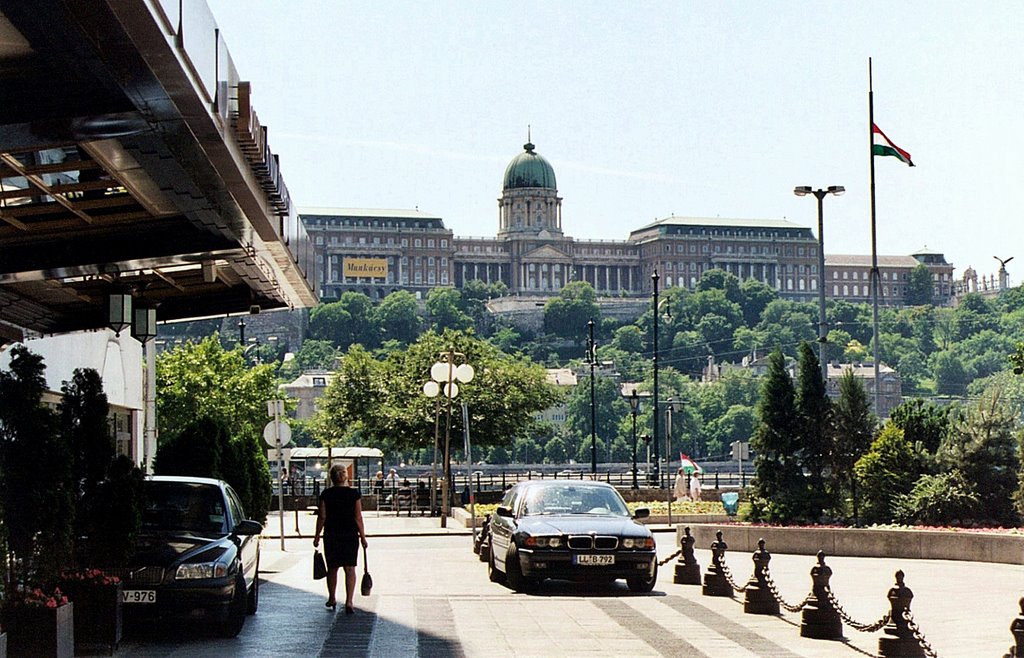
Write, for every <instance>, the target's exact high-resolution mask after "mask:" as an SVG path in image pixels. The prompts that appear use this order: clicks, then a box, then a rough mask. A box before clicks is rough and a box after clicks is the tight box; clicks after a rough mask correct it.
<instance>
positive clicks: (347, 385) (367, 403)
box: [310, 345, 440, 447]
mask: <svg viewBox="0 0 1024 658" xmlns="http://www.w3.org/2000/svg"><path fill="white" fill-rule="evenodd" d="M385 385H386V382H385V378H384V365H383V363H381V362H379V361H377V360H376V359H374V358H373V355H371V354H370V353H369V352H368V351H366V349H365V348H363V346H362V345H353V346H351V347H349V349H348V352H347V353H346V354H345V355H344V356H343V357H342V358H341V361H340V363H339V367H338V370H337V371H336V372H335V376H334V378H333V379H332V380H331V383H330V384H328V385H327V388H326V390H324V394H323V395H322V396H320V399H319V400H318V401H317V408H318V413H317V414H316V415H315V416H314V417H313V418H312V420H311V422H310V430H311V431H312V433H313V436H314V437H315V438H316V440H317V441H318V442H319V443H320V445H322V446H324V447H332V446H345V445H359V438H360V435H361V433H362V432H363V429H364V423H365V420H366V419H368V418H372V417H373V411H374V408H375V406H376V405H377V403H378V402H379V401H380V400H382V399H383V398H384V396H385V395H386V391H384V386H385ZM438 400H440V398H438Z"/></svg>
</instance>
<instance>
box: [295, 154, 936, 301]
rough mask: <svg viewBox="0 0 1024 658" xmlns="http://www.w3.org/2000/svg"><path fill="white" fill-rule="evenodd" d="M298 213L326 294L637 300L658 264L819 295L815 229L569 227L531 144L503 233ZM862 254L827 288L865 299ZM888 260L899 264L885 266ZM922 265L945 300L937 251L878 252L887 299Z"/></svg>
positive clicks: (838, 269) (667, 271)
mask: <svg viewBox="0 0 1024 658" xmlns="http://www.w3.org/2000/svg"><path fill="white" fill-rule="evenodd" d="M299 215H300V217H301V218H302V220H303V222H304V223H305V226H306V230H307V232H308V233H309V235H310V239H311V240H312V242H313V244H314V248H315V253H316V255H317V259H318V261H319V263H318V264H319V268H318V269H319V272H320V281H319V294H320V298H321V299H322V300H325V301H329V300H332V299H337V298H338V297H339V296H340V295H341V294H342V293H343V292H345V291H349V290H352V291H359V292H363V293H365V294H367V295H368V296H370V297H371V298H374V299H381V298H383V297H385V296H387V295H388V294H389V293H391V292H394V291H395V290H408V291H410V292H412V293H414V294H415V295H416V296H417V297H419V298H424V297H425V296H426V294H427V292H428V291H429V290H430V289H431V288H434V287H437V286H455V287H456V288H461V287H463V286H464V285H466V283H467V282H468V281H471V280H474V279H476V280H479V281H482V282H484V283H494V282H498V281H500V282H502V283H504V284H505V285H506V286H508V289H509V293H511V294H512V295H516V296H520V297H541V298H543V297H551V296H554V295H557V294H558V292H559V291H560V290H561V289H562V287H563V286H565V285H566V284H567V283H569V282H571V281H586V282H588V283H590V284H591V285H592V286H593V287H594V290H595V291H596V292H597V293H598V295H601V296H606V297H635V296H645V295H648V294H650V292H651V286H652V282H651V275H652V274H653V273H654V272H655V270H657V272H658V274H659V276H660V277H661V281H662V283H661V287H663V288H667V287H672V286H680V287H685V288H690V289H692V288H694V287H695V286H696V284H697V282H698V281H699V280H700V278H701V275H702V274H704V272H706V271H708V270H712V269H721V270H725V271H727V272H731V273H732V274H735V275H736V276H737V277H739V278H740V279H748V278H753V279H757V280H758V281H761V282H764V283H766V284H768V285H770V286H771V287H772V288H774V289H776V290H777V291H778V292H779V294H780V295H781V296H782V297H784V298H787V299H793V300H803V301H814V300H816V299H817V295H818V280H819V276H818V243H817V239H816V238H815V236H814V234H813V233H812V231H811V229H810V228H808V227H805V226H800V225H799V224H795V223H793V222H790V221H787V220H782V219H722V218H703V217H677V216H671V217H666V218H664V219H659V220H657V221H655V222H652V223H650V224H647V225H645V226H641V227H640V228H637V229H635V230H633V231H631V232H630V234H629V236H628V238H626V239H625V240H584V239H575V238H573V237H571V236H569V235H567V234H566V233H565V232H564V230H563V223H562V197H560V196H559V195H558V187H557V185H556V181H555V171H554V168H553V167H552V166H551V164H550V163H549V162H548V161H547V160H546V159H545V158H544V157H543V156H541V155H540V154H538V153H537V152H536V150H535V146H534V145H533V144H531V143H529V142H528V143H526V144H525V145H524V146H523V152H522V153H519V154H518V155H516V156H515V157H514V158H513V159H512V161H511V162H509V164H508V166H507V167H506V169H505V175H504V178H503V181H502V189H501V196H500V197H499V198H498V222H497V233H496V235H495V237H493V238H487V237H482V238H481V237H458V236H455V235H453V234H452V231H451V230H450V229H448V228H446V227H445V225H444V221H443V219H442V218H441V217H439V216H437V215H431V214H428V213H424V212H422V211H419V210H373V209H343V208H337V209H332V208H309V209H305V210H301V211H300V213H299ZM936 257H937V258H936ZM863 258H865V257H861V256H856V257H851V256H842V257H829V259H828V261H827V262H826V290H825V292H826V295H827V296H830V297H836V298H845V297H849V298H851V301H853V300H856V301H863V299H862V297H863V296H862V295H860V294H859V293H860V292H861V289H862V288H864V289H866V288H867V286H866V282H867V281H866V279H865V280H864V282H863V283H861V282H860V278H859V277H861V276H862V271H863V267H862V264H861V261H860V260H858V261H857V263H856V264H854V263H853V262H852V261H850V259H861V260H863ZM867 258H868V265H869V267H870V257H867ZM886 258H887V259H889V260H892V262H891V263H890V262H889V260H886V261H885V266H884V267H882V259H886ZM836 259H840V260H836ZM894 259H895V260H894ZM919 262H924V263H925V264H926V265H928V266H929V268H930V269H933V274H934V275H935V278H936V300H937V301H938V300H942V299H946V298H948V297H949V295H950V292H949V291H950V286H951V282H952V265H949V264H948V263H946V262H945V259H944V258H942V255H941V254H933V253H931V252H927V253H922V254H915V255H914V256H907V257H880V271H881V272H882V276H883V288H884V290H885V291H886V292H885V293H884V294H883V295H882V300H884V301H883V303H885V304H889V305H898V304H900V303H901V301H902V294H901V289H902V288H905V284H904V283H903V282H905V281H906V279H907V277H908V276H909V272H910V269H912V268H913V267H914V266H916V265H917V264H918V263H919ZM851 275H852V276H855V277H858V278H857V279H855V280H856V281H858V283H857V284H853V283H852V281H853V279H849V277H850V276H851ZM890 276H891V277H892V279H891V283H889V281H890V279H889V277H890ZM844 284H845V287H844ZM853 285H856V292H854V293H851V292H850V291H852V290H854V288H853V287H852V286H853ZM844 290H845V291H846V292H845V293H842V292H841V291H844ZM889 290H891V291H892V292H891V293H890V292H888V291H889Z"/></svg>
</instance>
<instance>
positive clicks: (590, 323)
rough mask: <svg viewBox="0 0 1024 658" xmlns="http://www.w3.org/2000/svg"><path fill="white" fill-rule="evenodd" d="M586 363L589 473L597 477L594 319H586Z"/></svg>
mask: <svg viewBox="0 0 1024 658" xmlns="http://www.w3.org/2000/svg"><path fill="white" fill-rule="evenodd" d="M587 331H588V333H589V338H587V363H588V364H590V474H591V476H593V477H597V398H596V397H595V393H594V366H595V365H597V346H596V345H595V344H594V320H593V319H591V320H587Z"/></svg>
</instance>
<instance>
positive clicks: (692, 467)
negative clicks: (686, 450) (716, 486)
mask: <svg viewBox="0 0 1024 658" xmlns="http://www.w3.org/2000/svg"><path fill="white" fill-rule="evenodd" d="M679 468H681V469H683V471H685V472H686V473H694V472H697V473H703V472H704V469H703V468H701V467H700V464H698V463H697V462H695V461H693V460H692V459H690V458H689V457H687V456H686V455H685V454H683V453H679Z"/></svg>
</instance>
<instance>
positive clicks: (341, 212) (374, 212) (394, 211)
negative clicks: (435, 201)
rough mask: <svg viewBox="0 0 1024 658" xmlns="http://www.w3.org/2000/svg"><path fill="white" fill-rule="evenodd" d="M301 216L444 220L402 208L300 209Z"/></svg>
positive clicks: (420, 211) (417, 210) (436, 216)
mask: <svg viewBox="0 0 1024 658" xmlns="http://www.w3.org/2000/svg"><path fill="white" fill-rule="evenodd" d="M299 215H324V216H327V217H379V218H382V219H383V218H388V219H391V218H398V217H412V218H416V219H442V218H441V216H440V215H433V214H431V213H427V212H423V211H422V210H419V209H413V210H403V209H401V208H299Z"/></svg>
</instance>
